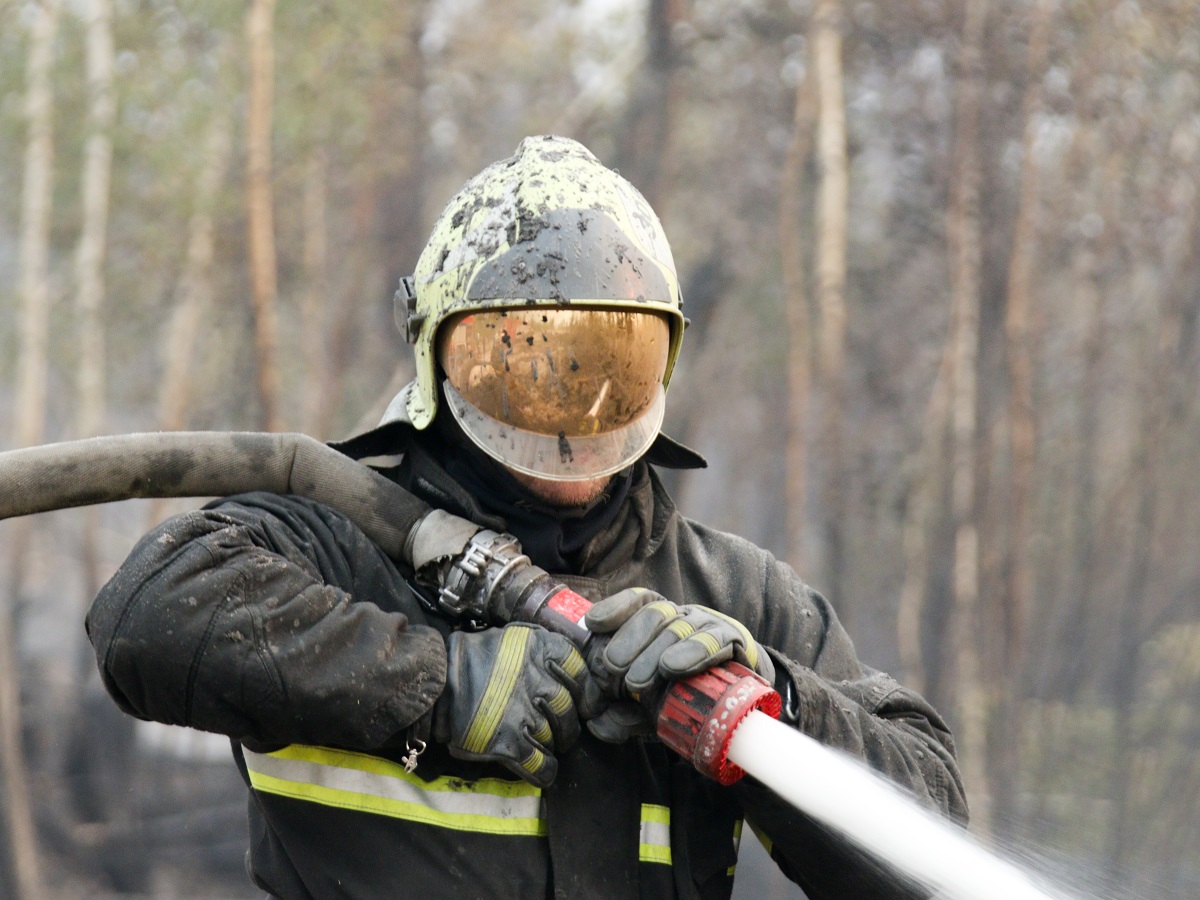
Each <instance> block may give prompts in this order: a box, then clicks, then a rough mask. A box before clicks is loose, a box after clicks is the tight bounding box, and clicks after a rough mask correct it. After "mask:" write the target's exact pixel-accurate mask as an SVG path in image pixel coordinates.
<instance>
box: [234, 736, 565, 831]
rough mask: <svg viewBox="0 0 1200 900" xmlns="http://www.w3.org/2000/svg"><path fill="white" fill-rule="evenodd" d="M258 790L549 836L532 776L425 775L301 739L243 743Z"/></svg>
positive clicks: (443, 823)
mask: <svg viewBox="0 0 1200 900" xmlns="http://www.w3.org/2000/svg"><path fill="white" fill-rule="evenodd" d="M243 753H244V756H245V759H246V769H247V771H248V772H249V774H250V784H251V786H253V788H254V789H255V790H256V791H260V792H262V793H267V794H277V795H279V796H282V797H293V798H296V799H298V800H306V801H308V802H310V803H319V804H321V805H322V806H335V807H339V808H342V809H351V810H356V811H358V812H366V813H373V814H376V815H382V816H389V817H391V818H394V819H405V820H408V821H411V822H421V823H423V824H426V825H435V826H438V827H441V828H451V829H454V830H456V831H476V832H481V833H484V834H504V835H513V836H529V837H545V836H546V834H547V829H546V822H545V818H544V815H543V812H542V796H541V794H542V792H541V789H539V788H537V787H534V786H533V785H531V784H528V783H526V782H524V781H519V780H514V781H506V780H504V779H501V778H480V779H478V780H477V781H464V780H463V779H461V778H452V777H448V776H442V777H440V778H435V779H434V780H432V781H423V780H422V779H420V778H418V777H417V776H416V775H410V774H409V773H407V772H405V771H404V766H402V765H400V764H398V763H393V762H391V761H389V760H386V759H380V758H379V757H376V756H368V755H367V754H364V753H352V752H349V751H344V750H330V749H327V748H325V747H308V746H303V745H293V746H291V747H285V748H284V749H282V750H277V751H275V752H274V753H266V754H263V753H254V752H252V751H250V750H243Z"/></svg>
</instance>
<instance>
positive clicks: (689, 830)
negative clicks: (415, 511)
mask: <svg viewBox="0 0 1200 900" xmlns="http://www.w3.org/2000/svg"><path fill="white" fill-rule="evenodd" d="M424 435H425V432H421V433H416V432H414V431H413V430H412V429H411V428H410V427H408V426H407V425H406V424H405V423H403V422H393V423H391V424H390V425H388V426H385V427H383V428H381V429H377V430H376V431H374V432H369V433H368V434H367V435H365V436H364V437H363V439H359V440H356V441H354V442H351V444H349V445H347V446H345V447H343V448H342V449H344V450H345V452H348V453H350V454H351V455H355V456H356V457H363V456H376V455H377V454H379V453H382V452H400V453H402V454H403V456H402V458H401V460H400V465H399V466H398V467H395V468H392V467H384V468H382V470H383V471H385V473H387V474H390V475H392V476H393V477H395V478H397V479H398V480H399V481H400V482H401V483H402V484H405V485H406V486H407V487H409V488H410V489H411V490H414V491H415V492H417V493H419V494H420V495H422V496H423V497H424V498H425V499H426V500H428V501H429V502H431V503H432V504H434V505H437V506H441V507H443V508H446V509H449V511H451V512H454V513H456V514H458V515H463V516H465V517H468V518H473V519H475V520H476V521H478V522H479V523H480V524H483V525H487V526H488V527H497V526H499V527H503V526H505V525H506V524H509V523H508V522H505V521H504V520H502V519H500V518H498V517H497V516H496V515H495V514H494V512H490V511H489V510H488V509H486V508H484V507H482V506H480V504H479V503H478V502H477V498H476V496H474V495H473V494H472V493H471V492H470V491H468V490H466V489H465V488H464V487H463V486H462V483H461V482H462V481H463V480H469V479H463V478H461V477H460V478H459V479H456V478H455V477H452V475H451V474H449V473H448V471H447V468H448V467H447V466H446V465H445V464H444V462H445V461H444V459H443V458H442V450H444V447H439V445H438V444H437V443H436V441H433V440H432V438H430V440H429V441H427V440H425V439H424V438H423V436H424ZM652 463H654V464H668V465H694V464H695V460H694V459H693V458H692V457H691V456H690V451H686V449H684V448H681V447H680V446H679V445H676V444H673V443H672V442H670V441H669V440H667V439H665V438H660V440H659V441H658V443H657V444H656V445H655V447H654V448H653V449H652V450H651V452H650V454H648V457H647V458H646V459H644V460H642V461H640V462H639V463H637V464H635V465H634V466H633V467H632V469H631V470H629V471H627V472H626V473H625V474H624V475H623V476H621V478H620V479H618V484H619V490H618V491H617V492H616V493H615V494H614V496H613V497H611V498H610V499H609V500H608V502H607V504H605V509H604V511H603V512H602V513H601V514H600V518H599V519H598V520H595V521H593V522H592V526H591V529H590V531H588V530H585V531H584V532H583V533H584V534H585V535H586V539H585V540H582V541H579V540H577V541H576V543H575V544H574V545H571V546H569V547H568V550H563V548H562V546H561V543H562V542H561V541H560V542H559V543H560V546H558V547H557V548H556V549H555V550H554V551H553V552H551V551H547V553H546V555H545V556H544V559H550V560H553V559H554V558H556V555H557V557H558V558H563V555H564V554H565V558H568V559H569V565H568V567H567V568H569V570H564V571H558V572H553V574H556V575H557V576H559V577H560V578H561V580H562V581H563V582H565V583H566V584H568V585H569V586H570V587H571V588H573V589H574V590H575V591H577V592H579V593H581V594H583V595H584V596H586V597H588V598H589V599H591V600H593V601H597V600H600V599H602V598H603V597H605V596H608V595H610V594H613V593H615V592H617V591H619V590H622V589H624V588H627V587H632V586H643V587H648V588H651V589H653V590H656V591H658V592H659V593H661V594H663V595H665V596H666V597H668V598H669V599H673V600H676V601H677V602H683V603H696V604H701V605H704V606H709V607H712V608H714V609H717V610H720V611H722V612H725V613H727V614H728V615H730V616H733V617H734V618H736V619H738V620H739V621H741V622H742V623H743V624H744V625H745V626H746V627H747V628H748V629H749V630H750V632H751V633H752V634H753V635H754V636H755V637H756V638H757V640H758V641H759V643H760V644H762V645H763V646H764V647H766V648H768V651H769V652H770V653H771V655H772V658H773V659H774V662H775V668H776V671H777V673H778V677H777V686H779V687H781V688H783V689H784V690H785V691H786V692H787V693H788V695H789V696H790V697H791V698H792V704H791V714H792V715H791V719H792V720H793V721H794V722H795V724H796V726H797V727H798V728H800V729H801V730H803V731H805V732H807V733H808V734H809V735H811V736H813V737H814V738H816V739H818V740H820V741H822V742H824V743H826V744H829V745H832V746H834V747H838V748H840V749H842V750H844V751H848V752H849V753H851V754H853V755H855V756H857V757H859V758H861V759H863V760H865V761H866V762H867V763H868V764H869V765H870V766H872V767H873V768H875V769H877V770H878V771H880V772H881V773H883V774H884V775H886V776H887V777H888V778H890V779H892V780H893V781H895V782H896V783H897V784H898V785H900V786H901V787H902V788H903V789H905V790H907V791H908V792H910V793H911V794H913V795H914V796H915V797H916V798H917V799H918V800H919V801H920V802H921V803H923V804H925V805H927V806H928V807H931V808H933V809H936V810H939V811H941V812H943V813H945V814H948V815H950V816H952V817H955V818H957V819H960V820H965V818H966V807H965V802H964V799H963V793H962V786H961V783H960V779H959V774H958V770H957V767H956V764H955V761H954V755H953V745H952V740H951V736H950V734H949V732H948V730H947V728H946V726H945V724H944V723H943V721H942V720H941V718H940V717H939V716H938V714H937V713H936V712H935V711H934V710H933V709H932V708H931V707H930V706H929V704H928V703H926V702H925V701H924V700H923V699H922V698H921V697H920V696H918V695H917V694H915V693H913V692H912V691H909V690H907V689H905V688H903V687H901V686H900V685H899V684H897V683H896V682H895V681H894V680H892V679H891V678H890V677H888V676H887V675H884V674H882V673H879V672H876V671H874V670H872V669H870V668H868V667H866V666H865V665H863V664H861V663H860V662H859V661H858V659H857V657H856V655H855V651H854V648H853V646H852V644H851V641H850V639H849V638H848V637H847V635H846V632H845V631H844V630H843V628H842V626H841V625H840V624H839V622H838V619H837V616H836V615H835V613H834V610H833V609H832V607H831V606H830V604H829V603H828V602H827V601H826V600H825V599H824V598H823V597H822V596H821V595H820V594H818V593H816V592H815V591H813V590H812V589H811V588H809V587H808V586H807V585H805V584H804V583H803V582H802V581H801V579H800V578H799V577H798V576H797V575H796V573H795V572H794V571H793V570H792V569H791V568H790V567H788V566H787V565H785V564H784V563H782V562H779V561H778V560H776V559H774V558H773V557H772V556H771V555H770V554H769V553H767V552H766V551H764V550H762V549H759V548H758V547H756V546H754V545H752V544H750V543H749V542H747V541H745V540H742V539H740V538H738V537H734V536H732V535H729V534H724V533H721V532H718V531H715V530H713V529H710V528H707V527H705V526H703V525H700V524H698V523H696V522H693V521H689V520H688V519H686V518H685V517H684V516H682V515H681V514H680V513H679V512H678V510H677V509H676V508H675V506H674V504H673V503H672V501H671V499H670V497H669V496H668V495H667V493H666V491H665V490H664V488H663V486H662V483H661V482H660V480H659V478H658V477H657V475H656V473H655V471H654V467H653V465H652ZM449 468H453V467H449ZM535 518H536V517H535ZM576 524H578V523H576ZM572 533H573V534H574V535H575V536H576V537H578V534H579V531H578V529H576V530H575V532H572ZM520 536H521V535H520V533H518V537H520ZM530 542H531V543H537V540H536V539H535V538H534V537H532V536H531V537H530ZM568 551H569V552H568ZM534 562H535V563H538V564H542V562H540V561H539V559H538V558H536V557H535V558H534ZM543 567H544V568H545V567H547V566H546V565H543ZM454 627H456V623H453V622H449V621H447V620H446V619H444V618H443V617H441V616H440V615H437V614H435V613H433V612H431V611H430V610H429V609H428V608H427V607H426V606H424V605H422V604H421V603H420V602H418V599H417V597H416V596H415V595H414V593H413V592H412V590H410V588H409V587H408V585H407V583H406V581H405V578H404V575H403V573H401V572H400V571H398V569H397V567H396V566H395V565H394V564H393V563H392V562H391V561H390V560H389V559H388V558H387V557H386V556H384V554H383V553H382V552H381V551H380V550H379V549H378V548H376V547H375V546H374V545H373V544H371V543H370V541H369V540H368V539H367V538H366V537H365V536H364V535H363V534H362V532H361V531H359V530H358V528H357V527H356V526H355V525H353V524H352V523H351V522H350V521H348V520H347V519H346V518H345V517H344V516H342V515H341V514H339V513H337V512H335V511H333V510H331V509H329V508H326V507H322V506H320V505H318V504H316V503H313V502H311V501H308V500H304V499H301V498H297V497H292V496H278V495H273V494H249V495H242V496H239V497H236V498H230V499H226V500H223V501H219V502H217V503H215V504H213V505H211V506H210V507H208V508H206V509H203V510H199V511H196V512H192V513H187V514H184V515H182V516H179V517H176V518H174V519H171V520H169V521H167V522H166V523H164V524H163V525H162V526H160V527H159V528H157V529H156V530H155V531H153V532H151V533H150V534H149V535H147V536H146V537H145V538H143V539H142V540H141V541H140V542H139V543H138V545H137V546H136V548H135V549H134V550H133V552H132V554H131V555H130V557H129V559H128V560H127V561H126V563H125V564H124V565H123V566H122V567H121V568H120V569H119V570H118V571H117V573H116V574H115V576H114V577H113V578H112V580H111V581H110V582H109V583H108V584H107V585H106V586H105V587H104V588H103V590H102V591H101V592H100V594H99V595H98V597H97V598H96V600H95V602H94V603H93V605H92V608H91V610H90V612H89V614H88V619H87V628H88V634H89V637H90V639H91V641H92V643H93V646H94V647H95V650H96V655H97V660H98V663H99V666H100V671H101V674H102V677H103V680H104V682H105V685H106V687H107V688H108V690H109V692H110V694H111V695H112V696H113V697H114V699H115V700H116V701H117V703H118V704H119V705H120V706H121V708H122V709H124V710H125V711H126V712H128V713H131V714H132V715H135V716H138V717H141V718H145V719H153V720H157V721H161V722H166V723H169V724H177V725H187V726H191V727H194V728H199V729H203V730H207V731H213V732H218V733H221V734H225V735H228V736H230V737H231V738H232V739H233V749H234V757H235V760H236V763H237V765H238V768H239V769H240V771H241V773H242V776H243V777H244V779H245V781H246V783H247V785H248V787H249V798H250V799H249V826H250V846H249V852H248V854H247V866H248V869H249V872H250V876H251V878H252V879H253V880H254V882H255V883H256V884H257V885H258V886H259V887H261V888H263V889H264V890H266V891H268V892H269V893H270V894H271V895H273V896H276V897H282V898H288V900H292V898H321V900H325V898H333V897H347V898H384V897H387V898H391V897H397V896H411V897H422V898H430V900H432V898H439V897H454V898H473V897H479V898H490V897H520V898H528V897H537V898H542V897H555V898H588V897H595V898H605V900H615V898H645V900H650V898H655V900H658V898H666V897H678V898H710V897H714V898H716V897H722V898H723V897H728V896H729V895H730V892H731V890H732V884H733V876H734V869H735V866H736V862H737V852H738V841H739V839H740V837H741V834H742V828H743V823H745V824H746V825H749V826H750V827H752V828H753V829H754V831H755V833H756V834H757V835H759V837H760V839H761V840H763V842H764V845H765V846H767V848H768V849H769V851H770V854H771V856H772V858H773V859H774V860H775V862H776V863H777V864H778V865H779V866H780V868H781V869H782V870H783V872H784V873H785V874H786V875H787V876H788V877H790V878H791V879H792V880H794V881H795V882H797V883H798V884H799V885H800V886H801V887H802V888H803V889H804V891H805V892H806V894H807V895H808V896H809V897H810V898H812V900H823V898H872V897H879V898H884V897H908V896H922V894H921V893H920V891H917V890H916V889H915V888H913V886H911V885H907V884H905V883H904V882H903V881H902V880H898V879H897V878H896V877H894V876H893V875H892V874H891V873H889V872H888V871H887V870H886V869H885V868H883V867H882V866H881V865H879V864H876V863H875V862H874V861H873V860H871V859H870V858H868V857H867V856H866V855H865V854H864V853H862V852H861V851H859V850H857V849H856V848H854V847H853V846H852V845H851V844H849V843H848V842H846V841H845V840H844V839H843V838H841V837H839V836H837V835H836V834H834V833H831V832H830V831H828V830H826V829H825V828H823V827H822V826H821V825H820V824H818V823H817V822H815V821H813V820H812V819H810V818H809V817H807V816H806V815H804V814H803V813H801V812H798V811H796V810H794V809H792V808H791V807H789V806H788V805H787V804H785V803H783V802H782V801H781V800H780V799H779V798H778V797H776V796H775V795H774V794H773V793H772V792H771V791H769V790H768V789H767V788H765V787H764V786H762V785H761V784H758V783H757V782H755V781H754V780H753V779H752V778H750V777H747V778H743V779H742V780H741V781H740V782H739V783H737V784H735V785H733V786H732V787H721V786H719V785H717V784H716V783H715V782H712V781H709V780H707V779H706V778H704V777H703V776H701V775H699V774H698V773H697V772H696V771H695V770H694V769H692V768H691V767H690V765H688V764H687V763H686V762H684V761H683V760H682V759H680V758H678V757H675V756H674V755H673V754H672V753H670V752H669V751H667V750H666V748H665V747H664V746H663V745H662V744H661V743H659V742H658V741H657V740H656V739H653V738H648V739H634V740H630V741H628V742H626V743H624V744H620V745H609V744H603V743H601V742H599V741H597V740H595V739H594V738H592V737H591V735H590V734H588V733H587V731H586V729H585V730H584V734H583V736H582V738H581V739H580V741H579V742H578V744H577V745H576V746H575V747H574V748H573V749H571V750H569V751H568V752H565V753H562V754H560V755H559V762H560V769H559V773H558V776H557V778H556V780H555V782H554V784H553V785H552V786H551V787H550V788H548V789H546V790H539V789H537V788H535V787H533V786H531V785H529V784H527V783H525V782H523V781H520V780H516V779H514V778H513V777H512V776H511V774H510V773H508V772H507V771H506V770H505V769H503V768H501V767H500V766H497V765H492V764H471V763H466V762H462V761H460V760H456V759H453V758H451V757H450V756H449V754H448V753H447V752H446V751H445V750H444V748H441V747H439V746H436V745H433V744H431V745H430V746H429V747H428V749H427V750H426V751H425V752H424V753H423V754H422V755H421V756H420V757H419V759H418V764H417V766H416V768H415V770H414V771H412V772H408V771H406V768H405V766H404V765H403V764H402V760H403V758H404V757H405V756H406V754H407V750H408V748H409V747H412V746H416V745H415V744H411V743H410V740H411V739H413V738H416V737H419V736H420V735H421V734H423V733H425V732H423V731H422V722H427V721H428V716H429V714H430V710H431V709H432V707H433V704H434V703H435V702H436V700H437V698H438V696H439V693H440V692H441V690H442V686H443V684H444V681H445V678H446V652H445V643H444V639H445V636H446V635H447V634H448V633H449V632H450V630H451V629H452V628H454ZM799 774H800V775H801V776H802V775H803V773H799Z"/></svg>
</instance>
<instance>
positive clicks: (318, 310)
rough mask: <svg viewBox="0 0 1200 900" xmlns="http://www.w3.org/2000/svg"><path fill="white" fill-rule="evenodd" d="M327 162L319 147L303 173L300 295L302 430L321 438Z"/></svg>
mask: <svg viewBox="0 0 1200 900" xmlns="http://www.w3.org/2000/svg"><path fill="white" fill-rule="evenodd" d="M328 180H329V160H328V159H327V158H326V156H325V150H324V148H322V147H316V148H314V149H313V151H312V154H311V155H310V156H309V159H308V166H307V168H306V169H305V173H304V288H303V291H302V292H301V295H300V344H301V347H302V352H303V354H304V382H305V384H304V389H303V390H302V391H301V396H302V398H303V406H302V409H301V420H300V421H301V422H302V423H303V425H302V426H301V427H302V428H303V430H304V431H305V433H307V434H311V435H322V434H323V432H321V431H320V430H319V429H320V427H321V423H320V422H319V421H318V413H319V411H320V397H321V385H322V384H324V383H325V382H326V380H327V379H328V378H329V359H328V354H327V353H326V350H325V321H326V319H325V305H326V303H325V301H326V292H327V291H328V289H329V243H328V232H327V228H326V224H325V209H326V202H325V201H326V195H327V193H328V190H329V185H328Z"/></svg>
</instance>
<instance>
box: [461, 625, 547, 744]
mask: <svg viewBox="0 0 1200 900" xmlns="http://www.w3.org/2000/svg"><path fill="white" fill-rule="evenodd" d="M532 636H533V631H532V630H530V629H528V628H506V629H504V634H503V635H501V637H500V650H499V651H498V652H497V653H496V662H495V663H493V665H492V672H491V678H489V679H488V684H487V688H486V689H485V690H484V692H483V699H482V700H480V701H479V708H478V709H477V710H475V718H473V719H472V720H471V727H470V728H468V729H467V733H466V736H465V737H464V738H463V742H462V746H463V749H464V750H466V751H467V752H468V753H483V752H484V751H485V750H487V746H488V744H489V743H491V740H492V736H493V735H495V733H496V729H497V728H498V727H499V725H500V719H501V718H502V717H503V716H504V711H505V710H506V709H507V708H508V701H509V699H511V697H512V692H513V688H514V687H515V686H516V683H517V676H518V675H519V674H520V672H521V669H523V668H524V666H525V654H526V653H527V652H528V648H529V640H530V638H531V637H532Z"/></svg>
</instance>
